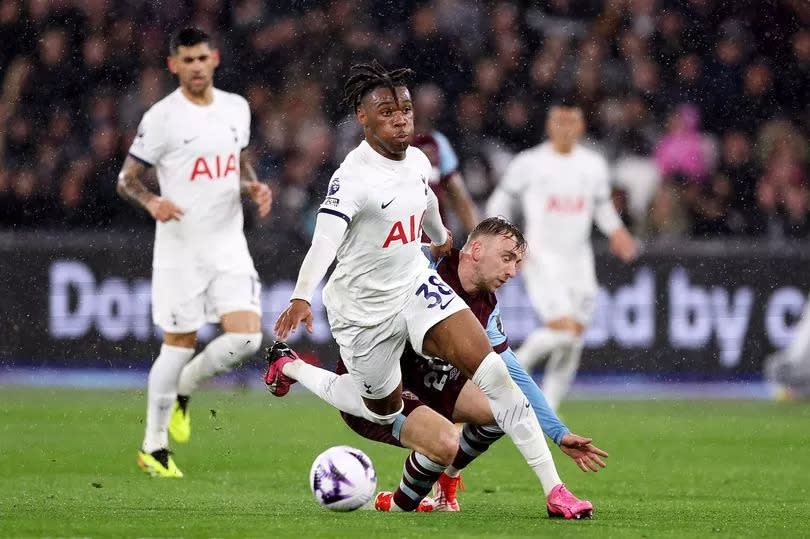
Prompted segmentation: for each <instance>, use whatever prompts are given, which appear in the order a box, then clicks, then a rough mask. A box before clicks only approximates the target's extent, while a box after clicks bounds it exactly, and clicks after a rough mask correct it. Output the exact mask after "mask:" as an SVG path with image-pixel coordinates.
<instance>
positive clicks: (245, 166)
mask: <svg viewBox="0 0 810 539" xmlns="http://www.w3.org/2000/svg"><path fill="white" fill-rule="evenodd" d="M239 186H240V188H241V190H242V192H243V193H245V194H247V195H249V196H250V198H251V199H253V202H255V203H256V206H258V207H259V217H267V216H268V215H269V214H270V208H271V207H272V206H273V191H271V190H270V186H268V185H267V184H266V183H263V182H260V181H259V178H258V177H257V176H256V170H255V169H254V168H253V165H251V164H250V161H249V160H248V154H247V152H246V151H242V153H240V154H239Z"/></svg>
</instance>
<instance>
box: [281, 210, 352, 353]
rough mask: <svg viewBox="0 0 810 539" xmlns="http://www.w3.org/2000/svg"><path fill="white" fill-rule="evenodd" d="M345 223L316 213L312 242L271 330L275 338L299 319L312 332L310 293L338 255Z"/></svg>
mask: <svg viewBox="0 0 810 539" xmlns="http://www.w3.org/2000/svg"><path fill="white" fill-rule="evenodd" d="M347 226H348V225H347V223H346V221H344V220H343V219H342V218H340V217H337V216H334V215H331V214H329V213H319V214H318V218H317V220H316V221H315V232H313V234H312V245H310V247H309V251H307V255H306V256H305V257H304V261H303V262H302V263H301V269H300V270H298V280H297V281H296V284H295V290H293V294H292V298H291V299H290V304H289V305H288V306H287V308H286V309H284V311H283V312H282V313H281V314H280V315H279V317H278V320H276V324H275V326H274V328H273V330H274V331H275V333H276V337H277V338H278V339H279V340H281V341H286V340H287V337H288V336H289V335H290V333H294V332H295V331H296V330H297V329H298V326H299V325H300V324H301V322H304V323H305V324H306V329H307V331H308V332H309V333H312V310H311V308H310V305H311V304H312V295H313V294H314V293H315V289H316V288H317V287H318V284H320V282H321V281H322V280H323V278H324V276H325V275H326V271H327V270H328V269H329V266H331V265H332V262H333V261H334V260H335V256H337V250H338V247H339V246H340V244H341V242H342V241H343V234H344V233H345V232H346V228H347Z"/></svg>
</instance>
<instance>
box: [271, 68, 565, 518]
mask: <svg viewBox="0 0 810 539" xmlns="http://www.w3.org/2000/svg"><path fill="white" fill-rule="evenodd" d="M411 73H412V72H411V70H410V69H407V68H406V69H397V70H393V71H389V70H387V69H385V68H384V67H383V66H382V65H380V64H379V63H378V62H376V61H374V62H371V63H369V64H362V65H355V66H352V68H351V71H350V73H349V78H348V80H347V82H346V85H345V88H344V93H345V98H346V102H347V103H348V104H349V106H351V107H352V108H353V111H354V113H355V116H356V118H357V121H358V122H360V124H361V125H362V126H363V133H364V140H363V141H362V142H361V143H360V144H359V145H358V146H357V148H355V149H354V150H352V151H351V152H349V154H348V155H347V156H346V159H345V160H344V161H343V163H342V164H341V165H340V167H339V168H338V170H337V171H335V173H334V174H333V176H332V179H331V180H330V182H329V187H328V189H327V193H326V198H325V199H324V201H323V203H322V204H321V206H320V209H319V211H318V218H317V221H316V224H315V231H314V233H313V237H312V245H311V246H310V248H309V251H308V252H307V255H306V257H305V258H304V261H303V263H302V264H301V268H300V270H299V273H298V280H297V283H296V286H295V290H294V291H293V294H292V297H291V300H290V304H289V305H288V306H287V308H286V309H285V310H284V312H282V313H281V315H280V316H279V318H278V320H277V321H276V324H275V333H276V336H277V338H278V339H279V340H282V341H283V340H286V338H287V337H288V336H289V334H290V332H291V331H294V330H295V329H297V328H298V326H299V324H301V323H304V324H305V326H306V329H307V331H310V332H311V331H312V311H311V309H310V304H311V301H312V296H313V294H314V292H315V289H316V287H317V286H318V284H319V283H320V282H321V280H322V279H323V277H324V276H325V275H326V271H327V269H328V268H329V266H330V265H331V264H332V262H333V261H334V259H335V258H336V257H337V265H336V267H335V269H334V271H333V272H332V275H331V277H330V278H329V281H328V282H327V284H326V286H325V287H324V288H323V304H324V306H325V307H326V312H327V315H328V318H329V326H330V329H331V330H332V335H333V337H334V338H335V341H337V343H338V346H339V347H340V356H341V359H342V360H343V363H344V364H345V366H346V369H347V370H348V374H349V375H350V376H349V377H341V378H339V379H338V380H337V381H336V382H335V384H334V385H333V386H332V387H331V391H332V397H333V398H334V399H335V401H336V402H339V403H340V404H341V406H338V408H340V409H344V407H346V408H351V409H355V410H357V414H356V415H359V416H361V417H363V418H365V419H368V420H369V421H372V422H374V423H377V424H380V425H390V427H391V431H392V434H393V435H394V436H399V434H400V430H401V427H402V423H403V422H404V421H405V416H404V415H403V413H402V412H403V408H404V405H403V401H402V373H401V371H400V365H399V360H400V357H401V356H402V353H403V351H404V349H405V346H406V344H409V345H410V346H411V347H412V348H413V350H414V351H415V352H416V353H418V354H421V355H423V356H427V357H436V358H440V359H443V360H445V361H447V362H448V363H450V364H452V365H453V366H455V367H456V368H458V369H459V371H460V372H461V373H462V374H464V375H465V376H466V377H468V378H469V379H470V380H472V382H473V383H474V384H475V385H477V386H478V387H479V388H481V390H482V391H483V393H484V395H485V396H486V398H487V402H488V404H489V407H490V409H491V411H492V415H493V416H494V418H495V420H496V422H497V424H498V426H499V427H500V428H501V429H502V430H503V431H504V432H505V433H506V434H507V435H508V436H509V437H510V438H511V439H512V441H513V442H514V444H515V446H516V447H517V448H518V450H519V451H520V452H521V454H522V455H523V457H524V459H525V460H526V462H527V464H528V465H529V466H530V467H531V468H532V471H533V472H534V473H535V474H536V475H537V477H538V479H539V480H540V483H541V485H542V487H543V491H544V493H545V496H549V495H550V494H551V493H552V490H554V489H555V487H557V486H558V485H560V484H561V483H562V481H561V480H560V477H559V475H558V474H557V470H556V468H555V467H554V462H553V460H552V456H551V451H550V450H549V448H548V446H547V445H546V441H545V439H544V437H543V432H542V430H541V428H540V423H539V421H538V419H537V417H536V415H535V414H534V412H533V410H532V409H531V404H530V403H529V401H528V400H527V398H526V397H525V395H524V394H523V393H522V392H521V391H520V389H519V388H518V387H517V386H516V385H515V384H514V382H512V379H511V378H510V376H509V371H508V370H507V367H506V364H505V362H504V361H503V359H502V358H501V357H500V355H498V353H496V352H495V351H494V350H493V349H492V346H491V345H490V342H489V339H488V338H487V334H486V332H485V331H484V329H483V328H482V327H481V324H480V323H479V322H478V319H477V318H476V316H475V315H474V314H473V312H472V311H471V310H470V309H469V307H468V306H467V305H466V303H465V302H464V300H463V299H462V298H461V297H460V296H459V295H458V294H457V293H456V292H455V291H454V290H453V289H452V287H450V286H449V285H448V284H447V283H446V282H445V281H444V280H443V279H442V277H441V276H440V275H439V274H438V273H437V272H436V270H435V269H432V268H430V267H429V266H428V263H427V260H426V259H425V257H424V256H423V254H422V250H421V241H420V240H421V235H422V230H424V232H425V233H426V234H427V236H428V237H429V238H430V240H431V242H432V244H433V245H434V246H436V247H437V252H438V254H439V255H444V254H448V253H449V252H450V249H451V246H452V238H451V237H450V234H449V233H448V232H447V229H446V228H445V227H444V224H443V223H442V220H441V217H440V215H439V208H438V202H437V200H436V196H435V195H434V194H433V191H432V190H431V189H430V188H429V187H428V185H427V182H428V178H429V176H430V174H431V169H432V166H431V164H430V161H429V160H428V158H427V157H426V156H425V154H424V153H422V152H421V151H420V150H419V149H417V148H413V147H410V146H409V144H410V141H411V137H412V136H413V105H412V102H411V96H410V92H409V91H408V87H407V79H408V77H409V76H410V75H411ZM455 443H456V444H457V443H458V442H455ZM414 461H415V462H416V464H417V466H415V467H414V470H415V473H417V477H414V480H415V482H417V483H419V484H427V485H432V484H433V483H434V482H435V481H436V480H437V479H438V478H439V476H440V475H441V473H442V472H443V471H444V469H445V466H447V465H448V464H450V462H436V461H435V460H432V459H430V458H429V457H428V456H426V455H422V454H419V453H416V455H415V459H414ZM558 490H559V489H558ZM425 494H426V492H425V493H422V492H412V498H411V499H410V501H409V502H407V503H405V502H403V505H405V507H402V506H400V509H402V510H414V509H416V507H417V506H418V504H419V501H420V500H421V499H422V498H423V497H424V495H425Z"/></svg>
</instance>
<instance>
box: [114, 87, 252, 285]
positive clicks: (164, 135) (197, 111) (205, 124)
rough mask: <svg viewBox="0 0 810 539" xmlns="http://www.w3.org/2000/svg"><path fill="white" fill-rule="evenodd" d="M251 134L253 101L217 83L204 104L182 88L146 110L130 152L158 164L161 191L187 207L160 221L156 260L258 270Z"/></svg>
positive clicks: (171, 264) (172, 264)
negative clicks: (246, 228)
mask: <svg viewBox="0 0 810 539" xmlns="http://www.w3.org/2000/svg"><path fill="white" fill-rule="evenodd" d="M249 139H250V107H249V106H248V103H247V101H246V100H245V99H244V98H243V97H241V96H239V95H236V94H232V93H228V92H223V91H221V90H217V89H214V101H213V103H211V104H210V105H205V106H202V105H196V104H194V103H192V102H191V101H189V100H188V99H187V98H186V97H185V96H184V95H183V93H182V92H181V90H180V88H178V89H177V90H175V91H174V92H172V93H171V94H169V95H168V96H166V97H165V98H163V99H162V100H160V101H158V102H157V103H155V104H154V105H153V106H152V107H151V108H150V109H149V110H148V111H146V113H145V114H144V115H143V119H142V120H141V123H140V125H139V126H138V133H137V135H136V137H135V141H134V142H133V143H132V147H131V148H130V150H129V153H130V155H131V156H133V157H134V158H136V159H138V160H139V161H142V162H144V163H146V164H148V165H153V166H154V167H155V168H156V171H157V178H158V182H159V184H160V195H161V196H162V197H164V198H167V199H169V200H171V201H172V202H173V203H175V204H176V205H177V206H179V207H180V208H181V209H182V210H183V212H184V214H183V216H182V217H181V218H180V219H179V220H172V221H167V222H165V223H161V222H158V223H157V224H156V230H155V250H154V262H153V264H154V267H163V268H166V267H181V266H209V267H214V268H216V269H218V270H220V271H229V270H230V271H233V270H241V269H244V270H245V271H248V272H250V273H252V272H254V270H253V260H252V259H251V257H250V253H249V252H248V250H247V243H246V242H245V235H244V232H243V223H244V218H243V215H242V203H241V197H240V186H239V176H240V171H239V154H240V152H241V151H242V149H244V148H245V147H246V146H247V145H248V141H249Z"/></svg>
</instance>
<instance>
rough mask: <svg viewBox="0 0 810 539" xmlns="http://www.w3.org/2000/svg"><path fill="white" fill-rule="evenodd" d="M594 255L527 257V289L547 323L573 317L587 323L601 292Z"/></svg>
mask: <svg viewBox="0 0 810 539" xmlns="http://www.w3.org/2000/svg"><path fill="white" fill-rule="evenodd" d="M593 266H594V263H593V257H592V256H591V257H576V258H573V259H565V260H561V259H560V258H559V257H556V256H555V257H550V256H541V257H537V258H535V259H533V260H527V261H526V265H525V267H524V270H523V272H522V275H523V282H524V283H525V285H526V291H527V292H528V293H529V299H531V302H532V304H533V305H534V308H535V309H536V310H537V314H538V315H539V316H540V318H541V319H542V321H543V323H546V322H548V321H551V320H556V319H559V318H563V317H571V318H574V319H575V320H577V321H578V322H579V323H581V324H583V325H584V326H587V325H588V323H589V322H590V321H591V317H592V316H593V308H594V302H595V300H596V294H597V292H598V289H599V288H598V284H597V282H596V273H595V271H594V267H593Z"/></svg>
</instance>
